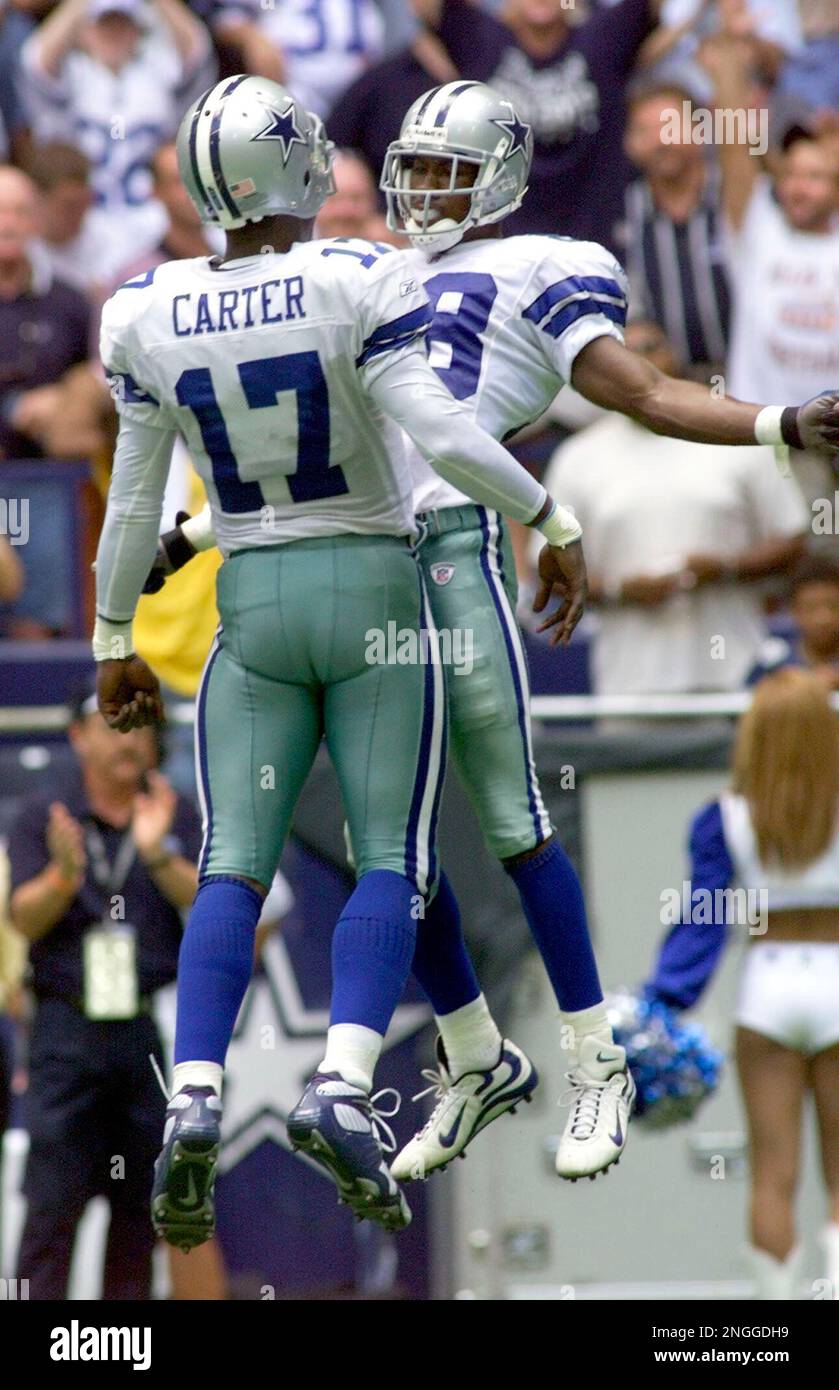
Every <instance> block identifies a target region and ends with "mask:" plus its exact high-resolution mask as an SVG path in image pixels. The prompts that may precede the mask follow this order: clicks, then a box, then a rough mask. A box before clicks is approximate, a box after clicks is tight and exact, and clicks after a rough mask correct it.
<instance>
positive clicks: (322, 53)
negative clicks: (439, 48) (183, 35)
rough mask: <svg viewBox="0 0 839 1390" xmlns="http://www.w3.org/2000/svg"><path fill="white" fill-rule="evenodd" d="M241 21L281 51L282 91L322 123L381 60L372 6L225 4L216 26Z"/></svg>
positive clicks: (381, 27) (290, 1) (307, 1)
mask: <svg viewBox="0 0 839 1390" xmlns="http://www.w3.org/2000/svg"><path fill="white" fill-rule="evenodd" d="M241 19H249V20H251V21H252V22H253V23H254V24H257V25H258V26H259V28H260V29H261V30H262V32H263V33H264V34H265V36H266V37H267V38H268V39H270V40H271V42H272V43H274V44H275V45H276V47H277V48H278V49H279V50H280V51H281V53H282V55H283V64H284V67H285V78H284V83H285V86H286V87H288V89H289V91H290V92H291V93H292V95H293V96H295V97H296V98H297V100H298V101H299V102H300V103H301V105H302V106H305V107H306V110H307V111H316V112H317V114H318V115H319V116H322V117H326V116H328V114H329V112H330V111H331V110H332V108H333V106H334V105H335V103H336V101H337V100H338V98H339V97H340V96H341V95H342V93H343V92H345V91H346V89H347V87H349V86H350V84H351V83H352V82H355V80H356V78H357V77H360V76H361V74H362V72H364V70H365V68H367V67H369V66H370V65H371V64H372V63H377V62H378V61H379V59H380V58H381V57H382V56H383V54H384V37H385V22H384V18H383V16H382V12H381V10H380V9H379V7H378V5H377V4H376V3H375V0H272V3H270V4H268V3H265V0H230V3H229V4H226V5H224V7H223V9H222V11H221V13H220V14H219V16H218V18H217V21H216V22H217V24H218V25H219V26H220V27H221V26H223V24H224V22H225V20H229V21H231V22H235V21H236V20H241Z"/></svg>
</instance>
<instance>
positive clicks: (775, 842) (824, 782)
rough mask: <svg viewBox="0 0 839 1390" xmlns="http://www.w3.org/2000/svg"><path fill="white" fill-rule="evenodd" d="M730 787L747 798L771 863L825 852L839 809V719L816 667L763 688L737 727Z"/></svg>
mask: <svg viewBox="0 0 839 1390" xmlns="http://www.w3.org/2000/svg"><path fill="white" fill-rule="evenodd" d="M732 785H733V789H734V791H735V792H739V793H740V795H741V796H744V797H745V798H746V800H747V801H748V803H749V809H750V811H751V817H752V825H753V827H754V832H755V838H756V840H757V848H758V854H759V855H760V858H761V859H762V860H763V862H764V863H765V864H769V863H772V862H774V863H776V864H780V865H781V866H782V867H783V868H786V869H800V868H804V867H805V866H806V865H807V864H810V863H812V861H813V860H814V859H817V858H818V857H819V855H820V854H823V853H824V851H825V850H826V849H827V847H828V845H829V844H830V841H831V839H832V838H833V835H834V833H835V830H836V814H837V808H839V722H837V718H836V715H835V714H834V712H833V710H832V709H831V707H830V701H829V696H828V692H827V689H826V688H825V685H824V683H823V682H822V681H821V680H820V679H819V678H818V677H817V676H815V675H813V674H812V672H809V671H802V670H799V669H797V668H795V667H787V668H785V669H784V670H782V671H778V672H776V673H775V674H774V675H771V676H766V677H764V679H763V680H762V681H760V683H759V684H758V685H757V687H756V689H755V696H754V699H753V701H752V704H751V706H750V708H749V709H748V710H747V711H746V713H745V714H744V715H743V718H742V719H741V721H740V726H739V729H738V732H737V739H736V742H735V745H734V777H733V783H732Z"/></svg>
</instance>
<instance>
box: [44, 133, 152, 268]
mask: <svg viewBox="0 0 839 1390" xmlns="http://www.w3.org/2000/svg"><path fill="white" fill-rule="evenodd" d="M26 170H27V173H28V174H29V176H30V178H31V179H32V181H33V183H34V184H35V187H36V188H37V189H38V193H39V195H40V196H39V205H40V206H39V213H38V222H39V227H40V246H41V248H42V250H43V251H44V253H45V255H46V257H47V259H48V261H49V264H50V266H51V267H52V272H53V274H54V275H55V276H57V277H58V279H59V280H63V281H64V283H65V284H67V285H72V286H73V288H74V289H77V290H81V291H82V293H83V294H95V293H96V291H97V290H98V289H99V287H100V286H103V285H105V284H107V283H109V282H110V281H113V280H120V281H121V280H124V279H127V274H126V275H123V274H122V273H121V272H122V271H123V269H124V268H125V267H126V266H127V265H128V259H127V256H126V239H125V237H124V235H123V233H122V231H121V229H120V228H119V227H117V226H116V225H115V223H114V220H113V218H111V217H109V216H108V214H107V212H105V210H104V209H102V208H97V207H94V193H93V189H92V188H91V186H90V160H89V159H88V157H87V155H86V154H83V153H82V151H81V150H80V149H77V148H76V146H75V145H65V144H62V143H60V142H58V141H56V142H55V143H53V144H50V145H36V146H35V147H34V148H33V150H32V152H31V154H30V156H29V159H28V160H27V164H26ZM131 249H132V248H131V246H128V251H129V252H130V251H131Z"/></svg>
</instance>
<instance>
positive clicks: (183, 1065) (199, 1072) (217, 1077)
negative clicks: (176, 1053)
mask: <svg viewBox="0 0 839 1390" xmlns="http://www.w3.org/2000/svg"><path fill="white" fill-rule="evenodd" d="M223 1076H224V1067H221V1066H219V1064H218V1062H176V1063H175V1066H174V1067H173V1069H172V1095H173V1096H174V1095H177V1093H178V1091H182V1090H183V1088H184V1086H212V1088H213V1090H214V1091H215V1093H216V1095H217V1096H218V1097H219V1100H220V1099H221V1082H222V1077H223Z"/></svg>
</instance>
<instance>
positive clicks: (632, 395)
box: [571, 337, 839, 454]
mask: <svg viewBox="0 0 839 1390" xmlns="http://www.w3.org/2000/svg"><path fill="white" fill-rule="evenodd" d="M571 384H572V386H573V387H574V389H575V390H576V391H579V392H580V394H581V395H583V396H585V397H586V399H587V400H590V401H593V402H594V404H595V405H600V406H603V407H604V408H605V409H606V410H619V411H621V413H622V414H624V415H628V416H630V418H631V419H633V420H637V421H638V423H639V424H641V425H645V426H646V428H647V429H649V430H652V431H653V433H654V434H669V435H672V436H673V437H674V438H675V439H689V440H692V441H693V442H694V443H697V444H754V443H756V442H757V443H758V444H781V443H784V444H789V445H790V446H791V447H792V448H794V449H815V450H817V451H818V452H820V453H827V454H833V453H836V452H837V450H839V391H828V392H824V393H823V394H822V395H821V396H816V397H814V398H813V400H811V401H807V402H806V403H805V404H804V405H799V406H781V405H774V404H773V405H769V406H760V405H749V404H747V403H746V402H745V401H736V400H734V398H733V397H732V396H719V395H716V394H715V393H714V392H713V391H711V390H709V388H708V387H707V386H702V385H700V384H699V383H698V382H694V381H682V380H679V379H678V378H676V377H670V376H665V375H664V373H663V372H660V371H659V370H658V368H657V367H654V366H653V365H652V364H651V363H650V362H647V361H645V360H644V358H642V357H638V356H637V355H636V354H635V353H633V352H630V351H629V349H628V348H626V347H624V346H623V344H622V343H619V342H618V341H617V339H616V338H609V337H601V338H595V339H594V341H593V342H591V343H588V344H587V346H586V347H584V348H583V349H582V350H581V351H580V352H579V353H578V354H577V356H576V358H575V359H574V366H573V369H572V373H571Z"/></svg>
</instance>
